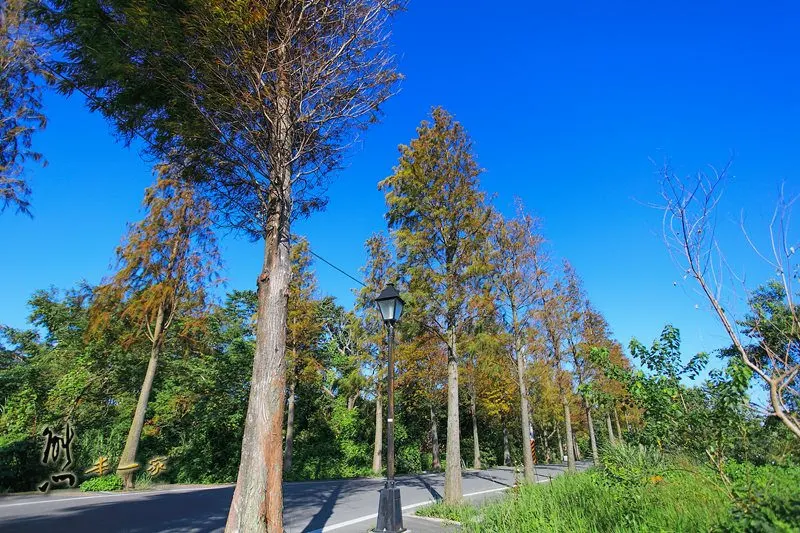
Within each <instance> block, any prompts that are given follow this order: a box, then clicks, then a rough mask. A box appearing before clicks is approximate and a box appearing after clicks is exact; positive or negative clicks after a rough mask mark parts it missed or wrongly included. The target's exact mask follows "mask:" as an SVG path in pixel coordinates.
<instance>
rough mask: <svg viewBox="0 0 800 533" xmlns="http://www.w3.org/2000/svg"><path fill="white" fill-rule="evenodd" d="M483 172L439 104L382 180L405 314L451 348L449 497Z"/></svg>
mask: <svg viewBox="0 0 800 533" xmlns="http://www.w3.org/2000/svg"><path fill="white" fill-rule="evenodd" d="M480 174H481V168H480V167H479V166H478V163H477V161H476V159H475V155H474V153H473V150H472V141H471V139H470V138H469V135H468V134H467V132H466V130H465V129H464V127H463V126H462V125H461V124H460V123H458V122H457V121H456V120H455V119H454V118H453V117H452V115H450V114H449V113H448V112H447V111H445V110H444V109H442V108H440V107H439V108H435V109H433V112H432V116H431V121H427V120H426V121H423V122H422V124H421V125H420V126H419V128H418V129H417V137H416V138H414V139H412V140H411V142H410V143H409V144H408V145H403V146H400V159H399V161H398V164H397V166H396V167H395V169H394V174H393V175H391V176H389V177H388V178H386V179H385V180H383V181H382V182H381V183H380V184H379V187H380V189H381V190H383V191H385V193H386V203H387V206H388V213H387V219H388V222H389V227H390V228H392V229H393V230H395V237H396V239H397V256H398V267H399V269H400V271H401V272H402V274H403V275H404V276H405V277H406V278H407V283H408V288H409V292H410V293H411V299H412V302H413V305H412V306H411V308H410V309H409V311H408V314H407V315H406V316H408V319H409V320H415V321H418V322H419V323H420V325H421V326H423V327H424V328H425V329H426V330H428V331H430V332H431V333H432V334H434V335H435V336H436V337H437V338H438V339H439V341H440V342H441V343H443V344H444V346H445V347H446V349H447V465H446V469H445V500H446V501H448V502H457V501H458V500H460V499H461V497H462V490H461V450H460V446H461V442H460V439H461V438H460V430H459V425H460V424H459V412H458V407H459V399H458V392H459V391H458V380H459V362H460V359H461V355H462V354H461V351H460V349H461V344H460V341H461V336H462V335H463V334H464V332H465V330H466V329H467V327H468V326H469V324H470V322H471V320H472V317H473V314H474V312H473V309H472V308H471V305H470V304H471V301H470V298H469V296H470V294H472V282H473V281H474V279H475V277H476V276H477V275H479V274H480V271H481V262H480V261H479V260H478V259H479V251H480V249H481V247H482V246H483V244H484V243H485V240H486V233H487V223H488V219H489V214H488V213H489V212H488V207H487V205H486V198H485V195H484V193H483V192H481V191H480V189H479V180H478V178H479V176H480Z"/></svg>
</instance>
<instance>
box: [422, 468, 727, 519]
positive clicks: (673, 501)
mask: <svg viewBox="0 0 800 533" xmlns="http://www.w3.org/2000/svg"><path fill="white" fill-rule="evenodd" d="M729 504H730V502H729V500H728V499H727V497H726V495H725V493H724V491H723V490H721V489H720V488H718V487H717V486H715V485H714V484H713V483H711V482H710V481H709V480H708V479H706V478H705V477H704V476H702V475H698V474H693V473H688V472H672V473H669V474H666V475H665V476H663V477H662V476H654V478H653V480H652V481H648V482H647V483H645V484H641V485H633V484H625V483H619V482H616V481H610V480H609V479H608V478H607V477H606V476H605V475H604V474H602V473H600V472H598V471H592V472H586V473H582V474H574V475H564V476H561V477H558V478H556V479H554V480H553V481H552V482H551V483H549V484H538V485H526V486H523V487H521V489H520V490H519V491H518V493H517V494H515V495H512V496H510V497H508V498H506V499H504V500H502V501H500V502H496V503H493V504H489V505H486V506H484V507H482V508H480V509H476V508H474V507H469V506H447V505H444V504H436V505H434V506H430V507H427V508H423V509H421V510H420V511H418V513H419V514H422V515H424V516H436V517H439V518H447V519H450V520H455V521H458V522H461V523H462V524H463V530H464V531H470V532H493V533H494V532H520V533H522V532H538V531H542V532H544V531H547V532H564V533H566V532H617V531H619V532H623V531H658V532H660V531H685V532H691V531H709V530H710V529H711V528H712V527H713V526H715V525H716V524H717V523H718V522H719V521H720V519H721V518H722V517H725V516H727V510H728V507H729Z"/></svg>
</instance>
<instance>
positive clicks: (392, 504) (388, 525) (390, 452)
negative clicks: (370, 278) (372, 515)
mask: <svg viewBox="0 0 800 533" xmlns="http://www.w3.org/2000/svg"><path fill="white" fill-rule="evenodd" d="M375 303H376V304H378V309H379V310H380V312H381V317H382V318H383V323H384V324H385V325H386V329H387V333H388V338H389V365H388V370H389V371H388V372H387V374H388V378H389V383H388V388H389V410H388V411H389V412H388V413H387V416H386V440H387V446H386V485H384V487H383V488H382V489H381V495H380V499H379V501H378V524H377V526H376V527H375V529H374V530H373V531H375V532H376V533H399V532H401V531H405V528H404V527H403V510H402V506H401V505H400V489H398V488H397V487H395V484H394V325H395V323H396V322H397V321H398V320H400V317H401V316H402V315H403V304H404V303H405V302H403V299H402V298H400V293H399V292H397V289H395V288H394V285H393V284H392V283H390V284H389V285H387V286H386V288H385V289H383V290H382V291H381V293H380V294H379V295H378V297H377V298H375Z"/></svg>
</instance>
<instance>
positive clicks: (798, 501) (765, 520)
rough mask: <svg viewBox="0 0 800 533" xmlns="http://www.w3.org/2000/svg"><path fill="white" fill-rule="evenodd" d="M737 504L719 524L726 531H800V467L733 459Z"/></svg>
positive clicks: (731, 472) (727, 471) (730, 470)
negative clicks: (757, 463)
mask: <svg viewBox="0 0 800 533" xmlns="http://www.w3.org/2000/svg"><path fill="white" fill-rule="evenodd" d="M725 474H726V475H727V476H728V478H729V479H730V481H731V484H732V486H731V491H732V493H733V496H734V506H733V509H732V510H731V513H730V515H729V517H728V519H727V520H725V521H724V522H723V523H722V524H721V525H720V526H719V528H718V530H719V531H724V532H731V533H732V532H737V533H738V532H742V533H744V532H749V533H751V532H752V533H754V532H765V533H766V532H787V533H788V532H797V531H800V491H798V487H800V468H798V467H792V468H780V467H770V466H761V467H757V466H754V465H752V464H747V463H729V464H727V465H726V468H725Z"/></svg>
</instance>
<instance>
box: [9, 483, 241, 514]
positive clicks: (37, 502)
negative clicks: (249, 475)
mask: <svg viewBox="0 0 800 533" xmlns="http://www.w3.org/2000/svg"><path fill="white" fill-rule="evenodd" d="M225 486H227V485H217V486H214V487H196V488H191V489H178V490H152V491H140V492H120V493H116V492H103V493H102V494H98V495H96V496H72V497H70V498H58V499H55V500H54V499H52V498H45V499H42V500H34V501H30V502H18V503H8V504H5V505H0V509H5V508H7V507H19V506H21V505H47V504H49V503H58V502H73V501H79V500H93V499H95V498H121V497H123V496H142V495H148V494H181V493H184V492H194V491H200V490H211V489H218V488H221V487H225ZM231 486H232V485H231Z"/></svg>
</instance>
